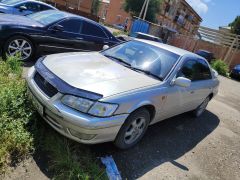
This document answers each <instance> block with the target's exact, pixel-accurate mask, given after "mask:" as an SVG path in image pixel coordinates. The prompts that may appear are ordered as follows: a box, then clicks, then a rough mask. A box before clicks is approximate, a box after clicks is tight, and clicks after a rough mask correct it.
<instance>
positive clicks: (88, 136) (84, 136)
mask: <svg viewBox="0 0 240 180" xmlns="http://www.w3.org/2000/svg"><path fill="white" fill-rule="evenodd" d="M68 130H69V132H70V133H71V135H72V136H74V137H76V138H78V139H83V140H90V139H93V138H94V137H95V136H96V134H83V133H80V132H78V131H75V130H73V129H68Z"/></svg>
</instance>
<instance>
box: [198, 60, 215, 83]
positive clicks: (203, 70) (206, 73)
mask: <svg viewBox="0 0 240 180" xmlns="http://www.w3.org/2000/svg"><path fill="white" fill-rule="evenodd" d="M197 65H198V68H199V71H200V77H199V80H207V79H211V78H212V75H211V71H210V69H209V66H208V64H207V63H206V62H205V61H204V60H202V59H199V60H198V62H197Z"/></svg>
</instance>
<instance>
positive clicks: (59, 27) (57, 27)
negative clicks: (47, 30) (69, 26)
mask: <svg viewBox="0 0 240 180" xmlns="http://www.w3.org/2000/svg"><path fill="white" fill-rule="evenodd" d="M52 30H54V31H63V30H64V28H63V26H61V25H59V24H57V25H55V26H53V28H52Z"/></svg>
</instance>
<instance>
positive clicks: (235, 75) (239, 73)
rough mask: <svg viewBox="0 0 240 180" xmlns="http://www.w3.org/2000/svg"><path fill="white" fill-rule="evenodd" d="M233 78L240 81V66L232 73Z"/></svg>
mask: <svg viewBox="0 0 240 180" xmlns="http://www.w3.org/2000/svg"><path fill="white" fill-rule="evenodd" d="M230 77H231V78H235V79H239V80H240V64H238V65H236V66H235V67H234V68H233V69H232V71H231V73H230Z"/></svg>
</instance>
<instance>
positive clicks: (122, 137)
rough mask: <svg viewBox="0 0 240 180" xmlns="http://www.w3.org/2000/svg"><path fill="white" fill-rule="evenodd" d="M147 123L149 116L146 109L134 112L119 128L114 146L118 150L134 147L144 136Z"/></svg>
mask: <svg viewBox="0 0 240 180" xmlns="http://www.w3.org/2000/svg"><path fill="white" fill-rule="evenodd" d="M149 122H150V114H149V112H148V111H147V110H146V109H139V110H136V111H135V112H133V113H132V114H130V116H129V117H128V118H127V120H126V122H125V123H124V124H123V126H122V127H121V129H120V131H119V133H118V135H117V138H116V139H115V142H114V144H115V145H116V146H117V147H118V148H120V149H128V148H130V147H132V146H134V145H135V144H137V143H138V142H139V141H140V140H141V139H142V137H143V136H144V134H145V132H146V130H147V128H148V125H149Z"/></svg>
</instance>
